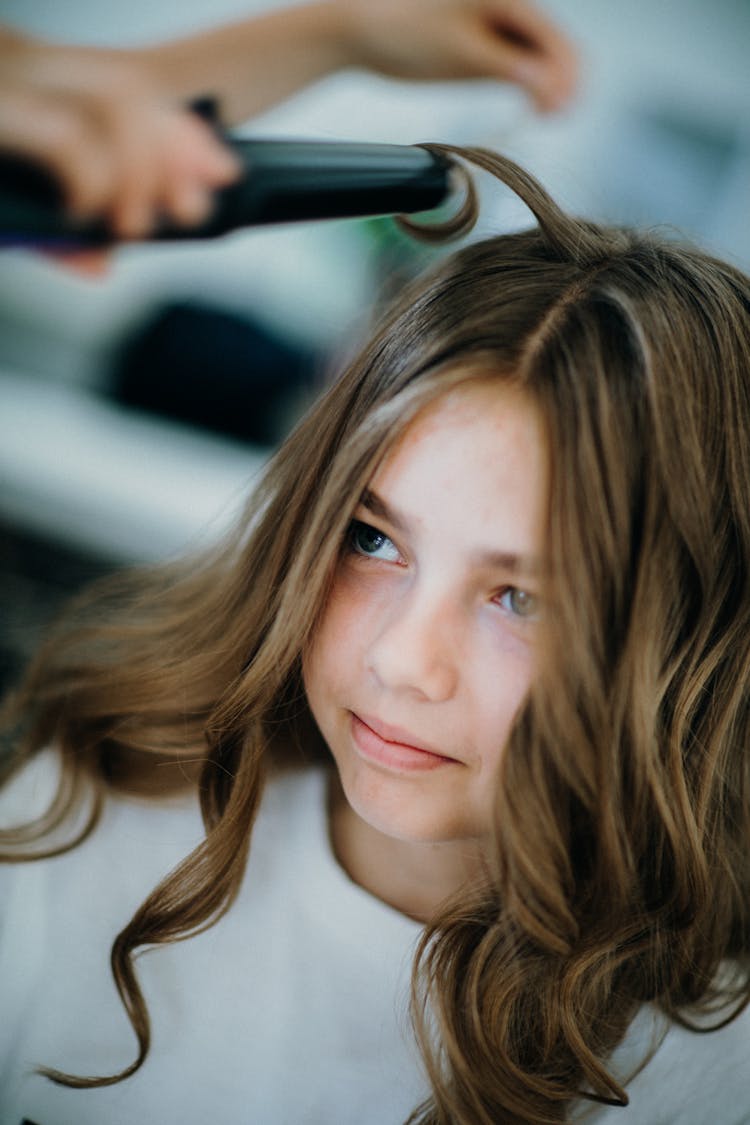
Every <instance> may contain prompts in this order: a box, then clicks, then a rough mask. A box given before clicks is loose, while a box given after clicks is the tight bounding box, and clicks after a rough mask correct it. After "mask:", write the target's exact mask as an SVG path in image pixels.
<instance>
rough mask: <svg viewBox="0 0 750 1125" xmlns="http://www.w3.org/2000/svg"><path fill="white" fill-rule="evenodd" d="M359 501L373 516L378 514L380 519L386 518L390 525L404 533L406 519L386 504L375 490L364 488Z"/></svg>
mask: <svg viewBox="0 0 750 1125" xmlns="http://www.w3.org/2000/svg"><path fill="white" fill-rule="evenodd" d="M359 502H360V504H361V505H362V507H363V508H367V511H368V512H370V513H371V514H372V515H373V516H379V517H380V519H383V520H387V521H388V523H389V524H390V525H391V527H395V529H396V531H400V532H402V533H405V532H406V530H407V521H406V520H405V519H404V518H403V517H402V516H400V515H399V514H398V513H397V512H394V510H393V509H392V508H390V507H389V506H388V504H386V502H385V500H383V499H381V497H380V496H378V494H377V492H373V491H372V489H370V488H366V489H365V490H364V492H363V493H362V495H361V496H360V498H359Z"/></svg>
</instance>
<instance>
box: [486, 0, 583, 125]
mask: <svg viewBox="0 0 750 1125" xmlns="http://www.w3.org/2000/svg"><path fill="white" fill-rule="evenodd" d="M485 7H486V12H485V18H486V20H487V26H488V30H489V32H490V34H491V37H492V39H493V40H494V47H495V50H496V52H497V57H496V65H497V67H498V76H499V77H504V78H506V79H508V80H510V81H512V82H516V83H517V84H518V85H519V86H521V87H523V88H524V89H525V90H526V92H527V93H528V94H529V96H530V97H531V99H532V101H533V102H534V104H535V106H536V108H537V109H538V110H540V111H541V112H549V111H552V110H557V109H561V108H562V107H563V106H564V105H565V104H566V103H567V102H569V101H570V99H571V98H572V97H573V94H574V93H575V90H576V86H577V83H578V70H579V62H578V52H577V50H576V48H575V46H574V44H573V42H572V41H571V40H570V39H569V38H568V37H567V36H566V35H565V34H564V32H563V31H562V29H561V28H560V27H559V26H558V25H557V24H555V23H554V22H553V21H552V20H550V19H549V18H548V17H547V16H546V15H545V14H544V13H543V12H541V11H540V10H539V9H538V8H536V7H535V6H534V5H533V4H531V3H529V2H528V0H494V2H493V3H488V4H487V5H486V6H485ZM491 46H492V45H491V44H490V43H489V42H488V43H487V44H486V47H487V49H488V51H489V50H490V49H491Z"/></svg>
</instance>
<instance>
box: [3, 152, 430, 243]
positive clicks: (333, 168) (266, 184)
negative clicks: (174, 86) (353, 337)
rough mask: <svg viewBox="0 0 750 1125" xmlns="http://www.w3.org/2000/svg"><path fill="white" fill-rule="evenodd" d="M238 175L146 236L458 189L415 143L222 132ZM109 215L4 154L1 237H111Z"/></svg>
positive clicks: (358, 211)
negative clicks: (81, 211)
mask: <svg viewBox="0 0 750 1125" xmlns="http://www.w3.org/2000/svg"><path fill="white" fill-rule="evenodd" d="M225 141H226V143H227V144H228V145H229V147H230V148H231V149H232V150H233V151H234V153H235V154H236V155H237V156H238V157H239V160H240V163H241V165H242V169H243V170H242V173H241V175H240V178H239V179H238V180H237V181H236V182H235V183H234V184H231V185H230V186H229V187H227V188H224V189H222V190H221V191H219V192H217V194H216V205H215V208H214V211H213V214H212V215H211V217H210V219H209V220H208V221H207V222H204V223H202V224H200V225H198V226H193V227H178V226H175V225H172V224H167V223H164V224H161V225H159V226H157V228H156V230H155V231H154V232H153V233H152V234H151V235H149V236H148V241H152V240H164V239H193V238H216V237H217V236H220V235H223V234H226V233H227V232H229V231H233V230H238V229H239V228H242V227H252V226H259V225H261V224H265V223H289V222H299V221H305V220H313V219H337V218H354V217H363V216H368V215H370V216H371V215H392V214H404V215H407V214H414V213H416V212H419V211H427V210H430V209H431V208H433V207H437V206H438V205H439V204H440V203H442V202H443V201H444V200H445V199H446V197H447V196H448V195H449V193H450V190H451V177H450V175H449V172H450V169H451V167H452V165H451V162H450V161H449V160H448V159H446V158H445V157H443V156H441V155H439V154H435V153H432V152H430V151H429V150H428V149H425V148H420V147H418V146H413V145H391V144H369V143H358V142H350V141H296V140H266V139H261V140H247V139H237V138H232V137H226V138H225ZM112 241H113V236H112V233H111V231H110V230H109V229H108V227H107V224H106V222H104V221H101V220H99V221H96V222H88V221H87V222H81V221H76V220H74V219H71V218H70V216H68V215H67V214H66V212H65V209H64V207H63V204H62V198H61V194H60V190H59V187H58V186H57V185H56V184H55V183H54V182H53V181H52V180H51V179H50V178H49V177H48V176H47V175H46V174H45V173H44V172H43V171H42V170H41V169H39V168H38V167H36V166H32V165H29V164H26V163H23V162H20V161H15V160H12V159H7V158H0V242H1V243H2V244H3V245H6V246H8V245H14V246H36V247H40V248H41V247H44V246H47V247H50V248H54V247H58V248H59V247H86V246H97V245H104V244H107V243H111V242H112Z"/></svg>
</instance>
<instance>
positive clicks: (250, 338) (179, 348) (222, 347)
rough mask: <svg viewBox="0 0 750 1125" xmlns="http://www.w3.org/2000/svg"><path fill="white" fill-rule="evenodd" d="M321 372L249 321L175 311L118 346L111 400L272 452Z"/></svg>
mask: <svg viewBox="0 0 750 1125" xmlns="http://www.w3.org/2000/svg"><path fill="white" fill-rule="evenodd" d="M321 366H322V365H321V361H320V359H319V357H318V356H316V355H315V354H314V353H313V352H311V351H305V350H304V349H302V348H300V347H296V346H295V345H293V344H291V343H289V342H288V341H285V340H281V339H280V338H279V337H278V336H276V335H275V334H274V333H273V332H272V331H270V330H269V329H268V328H266V327H265V326H262V325H260V324H259V323H258V322H256V321H254V320H251V319H249V318H247V317H244V316H240V315H238V314H234V313H229V312H226V311H223V310H220V309H215V308H211V307H209V306H206V305H201V304H199V303H193V302H185V303H175V304H171V305H167V306H165V307H163V308H162V309H160V310H159V311H158V312H156V313H155V315H154V316H153V317H152V318H151V319H150V320H149V321H147V323H146V324H145V325H143V326H142V327H141V328H140V329H139V330H138V331H137V332H136V333H135V334H134V335H133V336H132V337H130V339H129V340H128V341H127V342H126V343H125V344H124V345H123V347H122V349H121V351H120V354H119V356H118V358H117V360H116V361H115V366H114V370H113V372H112V383H111V388H112V390H111V393H112V395H113V397H114V398H115V399H116V400H117V401H118V402H121V403H123V404H124V405H126V406H130V407H136V408H139V409H141V410H146V411H150V412H151V413H154V414H158V415H161V416H162V417H165V418H172V419H176V420H178V421H181V422H188V423H190V424H191V425H195V426H200V427H203V428H205V429H209V430H214V431H216V432H217V433H220V434H225V435H226V436H228V437H232V438H237V439H239V440H241V441H247V442H252V443H253V444H257V445H275V444H277V442H278V441H279V440H280V439H281V438H282V437H284V436H285V434H286V432H287V430H288V429H289V428H290V426H291V424H292V423H293V422H294V420H295V419H296V416H297V414H298V413H299V412H300V409H301V408H302V407H303V406H304V405H306V404H307V402H308V401H309V399H310V398H311V396H312V394H313V392H314V390H315V388H316V384H317V382H318V374H319V372H320V370H321Z"/></svg>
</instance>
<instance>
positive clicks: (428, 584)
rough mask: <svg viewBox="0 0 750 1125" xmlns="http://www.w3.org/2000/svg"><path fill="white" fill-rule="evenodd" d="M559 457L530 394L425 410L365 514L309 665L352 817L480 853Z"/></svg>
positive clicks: (407, 837)
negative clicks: (551, 455)
mask: <svg viewBox="0 0 750 1125" xmlns="http://www.w3.org/2000/svg"><path fill="white" fill-rule="evenodd" d="M546 502H547V454H546V447H545V443H544V440H543V434H542V427H541V423H540V419H539V417H538V415H537V413H536V409H535V407H534V406H533V404H532V403H531V402H530V400H529V399H528V398H527V397H526V396H525V395H524V394H523V392H522V391H520V390H518V389H517V388H512V387H508V386H503V385H491V384H489V383H480V382H476V383H471V384H465V385H463V386H461V387H459V388H457V389H455V390H453V391H451V392H449V393H447V394H446V395H445V396H443V397H442V398H441V399H439V400H438V401H437V402H436V403H434V404H432V405H430V406H429V407H427V408H426V409H425V410H424V411H423V412H422V413H421V414H420V415H418V417H417V418H416V419H415V421H414V422H413V423H412V424H411V425H410V427H409V428H408V429H407V431H406V432H405V434H404V436H403V438H402V439H401V440H400V442H399V443H398V444H397V446H396V447H395V448H394V450H393V451H392V452H391V453H390V454H389V456H388V457H387V458H386V459H385V461H384V462H383V464H382V466H381V467H380V468H379V469H378V471H377V472H376V473H375V475H374V477H373V478H372V480H371V481H370V484H369V488H368V489H367V490H366V492H365V494H364V495H363V496H362V498H361V502H360V504H359V507H358V508H357V510H356V512H355V520H354V522H353V523H352V525H351V528H350V531H349V535H348V540H347V543H346V545H345V549H344V551H343V553H342V557H341V560H340V563H339V565H338V569H337V572H336V575H335V579H334V583H333V589H332V593H331V596H330V600H329V602H328V605H327V607H326V609H325V612H324V615H323V619H322V623H321V626H320V629H319V631H318V633H317V635H316V637H315V639H314V643H313V645H312V646H311V649H310V651H309V652H308V654H307V656H306V658H305V665H304V672H305V686H306V690H307V695H308V699H309V703H310V707H311V710H312V713H313V715H314V717H315V720H316V722H317V724H318V726H319V728H320V730H321V733H322V734H323V737H324V738H325V740H326V742H327V743H328V746H329V747H330V749H331V753H332V754H333V757H334V758H335V760H336V765H337V766H338V770H339V774H340V778H341V783H342V787H343V791H344V794H345V796H346V799H347V801H348V803H349V805H350V806H351V809H353V810H354V812H355V813H356V814H358V816H359V817H360V818H362V819H363V820H364V821H365V822H366V823H367V824H369V825H370V826H371V827H372V828H374V829H376V830H378V831H380V832H383V833H385V834H387V835H388V836H391V837H395V838H397V839H400V840H404V841H413V842H422V843H448V842H458V841H460V840H473V841H477V840H479V841H481V840H482V839H483V838H487V836H488V835H489V833H490V832H491V830H492V823H493V804H494V800H493V798H494V794H495V792H496V790H497V781H498V772H499V767H500V761H501V757H502V754H503V748H504V746H505V744H506V742H507V739H508V734H509V732H510V729H511V726H512V724H513V720H514V718H515V716H516V713H517V711H518V709H519V706H520V704H521V703H522V702H523V700H524V697H525V696H526V694H527V692H528V689H529V685H530V683H531V680H532V677H533V675H534V670H535V666H536V663H537V639H538V638H537V634H538V630H539V621H540V618H541V615H542V613H543V612H544V609H543V606H544V599H543V593H542V589H541V581H542V577H541V576H542V573H543V564H544V553H545V542H544V527H545V513H546Z"/></svg>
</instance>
